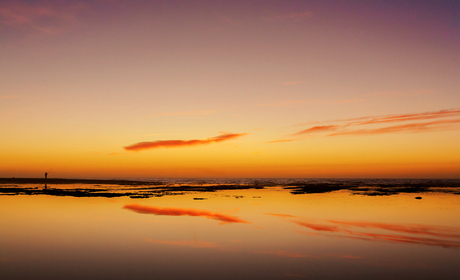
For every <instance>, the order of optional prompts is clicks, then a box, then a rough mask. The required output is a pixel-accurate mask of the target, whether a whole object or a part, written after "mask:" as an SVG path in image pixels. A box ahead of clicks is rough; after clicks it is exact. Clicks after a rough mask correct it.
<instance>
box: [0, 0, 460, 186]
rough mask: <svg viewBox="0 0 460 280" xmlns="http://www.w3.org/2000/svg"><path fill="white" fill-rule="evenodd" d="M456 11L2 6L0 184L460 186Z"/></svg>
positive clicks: (374, 6) (363, 5)
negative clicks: (42, 180) (422, 182)
mask: <svg viewBox="0 0 460 280" xmlns="http://www.w3.org/2000/svg"><path fill="white" fill-rule="evenodd" d="M459 49H460V4H459V3H457V2H456V1H423V2H420V1H240V2H235V1H211V0H209V1H174V0H173V1H118V0H113V1H102V0H100V1H53V0H46V1H45V0H42V1H40V0H39V1H10V0H5V1H1V2H0V61H1V65H2V67H0V128H1V137H0V177H42V176H43V174H44V172H46V171H49V170H51V172H50V177H117V178H120V177H127V178H135V177H137V178H138V177H146V178H147V177H389V178H395V177H422V178H458V177H459V176H460V145H459V141H458V139H460V93H459V89H460V79H459V78H458V77H460V52H459V51H458V50H459Z"/></svg>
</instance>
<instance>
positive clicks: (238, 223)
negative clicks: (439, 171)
mask: <svg viewBox="0 0 460 280" xmlns="http://www.w3.org/2000/svg"><path fill="white" fill-rule="evenodd" d="M45 184H46V185H45ZM459 275H460V181H459V180H324V179H315V180H312V179H309V180H302V179H278V180H274V179H258V180H254V179H228V180H224V179H219V180H202V179H200V180H179V179H169V180H165V179H162V180H149V181H148V182H145V181H121V180H111V181H98V180H60V179H48V180H46V181H44V180H40V179H0V278H1V279H459Z"/></svg>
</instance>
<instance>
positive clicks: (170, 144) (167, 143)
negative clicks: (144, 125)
mask: <svg viewBox="0 0 460 280" xmlns="http://www.w3.org/2000/svg"><path fill="white" fill-rule="evenodd" d="M245 135H247V133H225V134H222V135H219V136H216V137H211V138H207V139H204V140H197V139H195V140H157V141H152V142H139V143H136V144H132V145H129V146H126V147H124V149H125V150H127V151H142V150H148V149H156V148H175V147H184V146H198V145H207V144H212V143H218V142H223V141H227V140H230V139H235V138H238V137H242V136H245Z"/></svg>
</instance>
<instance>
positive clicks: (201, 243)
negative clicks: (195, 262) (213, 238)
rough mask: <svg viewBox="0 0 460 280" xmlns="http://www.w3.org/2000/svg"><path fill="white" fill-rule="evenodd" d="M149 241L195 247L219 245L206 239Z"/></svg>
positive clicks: (150, 240)
mask: <svg viewBox="0 0 460 280" xmlns="http://www.w3.org/2000/svg"><path fill="white" fill-rule="evenodd" d="M147 242H149V243H156V244H165V245H176V246H185V247H193V248H215V247H218V245H217V244H215V243H212V242H204V241H166V240H154V239H147Z"/></svg>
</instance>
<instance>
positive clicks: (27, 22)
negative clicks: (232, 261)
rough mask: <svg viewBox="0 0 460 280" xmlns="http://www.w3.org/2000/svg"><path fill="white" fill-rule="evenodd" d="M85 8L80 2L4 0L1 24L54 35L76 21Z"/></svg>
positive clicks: (1, 6)
mask: <svg viewBox="0 0 460 280" xmlns="http://www.w3.org/2000/svg"><path fill="white" fill-rule="evenodd" d="M85 9H86V6H85V5H84V4H83V3H80V2H70V3H60V2H35V3H34V2H29V1H4V2H1V3H0V25H5V26H10V27H13V28H21V30H23V31H24V30H27V29H30V30H35V31H38V32H41V33H47V34H52V35H54V34H58V33H61V32H62V31H63V30H64V29H65V28H67V27H68V25H69V24H73V23H75V22H76V21H77V16H78V13H80V12H81V11H82V10H85Z"/></svg>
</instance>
